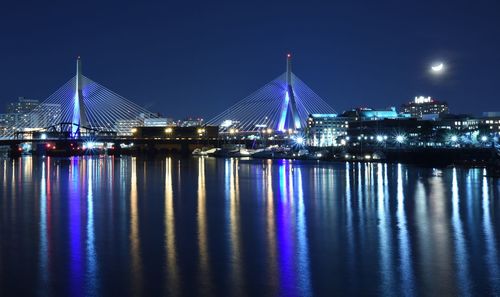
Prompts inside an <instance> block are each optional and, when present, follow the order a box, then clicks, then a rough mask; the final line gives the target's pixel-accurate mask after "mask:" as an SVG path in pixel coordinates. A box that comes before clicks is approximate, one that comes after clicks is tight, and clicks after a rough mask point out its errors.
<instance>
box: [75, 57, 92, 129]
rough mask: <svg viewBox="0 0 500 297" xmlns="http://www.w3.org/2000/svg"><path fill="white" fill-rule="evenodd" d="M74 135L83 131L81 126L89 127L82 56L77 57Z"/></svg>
mask: <svg viewBox="0 0 500 297" xmlns="http://www.w3.org/2000/svg"><path fill="white" fill-rule="evenodd" d="M72 124H73V125H72V131H71V132H72V135H73V137H78V136H79V135H80V132H81V127H89V121H88V119H87V113H86V108H85V101H84V97H83V76H82V60H81V58H80V56H78V58H77V59H76V91H75V98H74V105H73V120H72Z"/></svg>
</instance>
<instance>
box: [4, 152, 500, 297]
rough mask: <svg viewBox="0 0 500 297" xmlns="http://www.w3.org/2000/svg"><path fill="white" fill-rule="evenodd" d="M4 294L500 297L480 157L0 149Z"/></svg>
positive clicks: (497, 193) (492, 185)
mask: <svg viewBox="0 0 500 297" xmlns="http://www.w3.org/2000/svg"><path fill="white" fill-rule="evenodd" d="M0 197H1V199H0V296H162V295H172V296H175V295H184V296H276V295H278V296H363V295H370V296H372V295H373V296H376V295H378V296H391V295H392V296H429V295H433V296H456V295H462V296H468V295H477V296H500V251H499V249H500V239H499V238H500V198H499V197H500V181H499V180H498V179H494V178H490V177H488V176H487V175H486V174H485V171H484V170H483V169H461V168H442V169H433V168H418V167H412V166H408V165H400V164H378V163H329V162H317V161H307V162H306V161H302V162H301V161H289V160H274V161H271V160H244V159H214V158H194V157H193V158H185V159H178V158H170V157H166V158H160V159H141V158H135V157H121V158H118V157H80V158H78V157H75V158H71V159H68V158H66V159H57V158H34V157H33V158H32V157H22V158H19V159H14V160H11V159H0Z"/></svg>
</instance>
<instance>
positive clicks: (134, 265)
mask: <svg viewBox="0 0 500 297" xmlns="http://www.w3.org/2000/svg"><path fill="white" fill-rule="evenodd" d="M129 239H130V257H131V269H130V272H131V278H132V292H133V294H134V295H135V296H139V295H140V294H141V292H142V273H143V271H142V259H141V246H140V243H141V241H140V238H139V209H138V197H137V159H136V158H135V157H132V159H131V169H130V235H129Z"/></svg>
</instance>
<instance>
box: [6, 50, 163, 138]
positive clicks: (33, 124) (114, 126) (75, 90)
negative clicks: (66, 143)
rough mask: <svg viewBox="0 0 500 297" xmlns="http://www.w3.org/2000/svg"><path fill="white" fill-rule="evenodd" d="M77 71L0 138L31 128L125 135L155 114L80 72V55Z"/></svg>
mask: <svg viewBox="0 0 500 297" xmlns="http://www.w3.org/2000/svg"><path fill="white" fill-rule="evenodd" d="M76 66H77V67H76V69H77V70H76V75H75V76H74V77H72V78H71V79H70V80H69V81H68V82H66V83H65V84H64V85H62V86H61V87H60V88H59V89H58V90H57V91H55V92H54V93H53V94H52V95H50V96H49V97H48V98H47V99H46V100H44V101H43V102H42V103H40V104H39V105H38V106H37V107H36V108H35V109H33V110H32V111H31V112H30V113H28V114H26V115H25V116H24V120H23V121H21V122H20V124H19V125H17V126H16V127H11V128H10V129H9V131H7V133H6V135H4V137H3V138H7V139H9V138H17V137H19V135H22V134H25V133H31V132H33V131H48V132H58V133H64V132H66V133H67V135H68V136H69V137H71V138H80V137H82V136H89V135H99V134H108V135H109V134H117V135H127V134H128V133H130V130H131V128H133V127H134V126H139V125H141V122H142V121H144V119H147V118H155V117H157V115H155V114H153V113H151V112H150V111H148V110H146V109H145V108H142V107H140V106H139V105H137V104H135V103H134V102H132V101H130V100H127V99H126V98H124V97H122V96H120V95H118V94H116V93H115V92H113V91H111V90H109V89H107V88H106V87H104V86H102V85H100V84H99V83H97V82H95V81H93V80H91V79H90V78H88V77H86V76H84V75H83V74H82V63H81V59H80V57H78V59H77V63H76Z"/></svg>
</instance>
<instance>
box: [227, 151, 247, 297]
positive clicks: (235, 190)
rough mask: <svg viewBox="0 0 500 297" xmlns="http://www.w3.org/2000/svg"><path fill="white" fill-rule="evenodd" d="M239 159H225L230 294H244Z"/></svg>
mask: <svg viewBox="0 0 500 297" xmlns="http://www.w3.org/2000/svg"><path fill="white" fill-rule="evenodd" d="M238 162H239V160H238V159H233V158H231V159H228V160H226V163H225V165H226V171H225V174H226V197H227V198H226V199H228V200H229V201H228V203H229V221H228V224H229V246H230V254H231V265H230V267H231V269H230V275H231V277H230V278H231V280H232V281H231V291H232V292H231V294H232V295H234V296H242V295H244V291H243V285H244V284H243V276H242V272H241V268H242V267H241V266H242V265H241V264H242V259H241V238H240V234H241V230H240V213H239V207H240V204H239V199H240V187H239V176H238V173H239V165H238Z"/></svg>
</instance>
